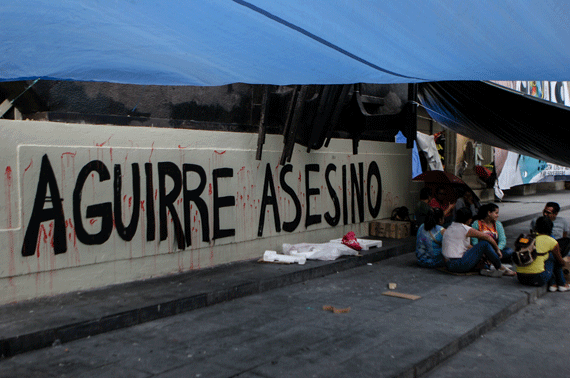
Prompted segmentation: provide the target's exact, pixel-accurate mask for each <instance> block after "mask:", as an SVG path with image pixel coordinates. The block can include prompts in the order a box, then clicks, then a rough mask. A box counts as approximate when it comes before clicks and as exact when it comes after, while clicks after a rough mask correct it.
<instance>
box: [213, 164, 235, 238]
mask: <svg viewBox="0 0 570 378" xmlns="http://www.w3.org/2000/svg"><path fill="white" fill-rule="evenodd" d="M212 176H213V180H214V237H213V239H220V238H225V237H228V236H234V235H235V234H236V230H235V228H227V229H223V230H222V229H220V208H222V207H230V206H235V205H236V198H235V197H234V196H225V197H218V178H220V177H233V176H234V170H233V169H231V168H217V169H214V170H213V171H212Z"/></svg>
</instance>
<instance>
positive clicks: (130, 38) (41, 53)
mask: <svg viewBox="0 0 570 378" xmlns="http://www.w3.org/2000/svg"><path fill="white" fill-rule="evenodd" d="M568 15H570V2H567V1H540V2H537V1H518V0H517V1H514V0H510V1H509V0H499V1H497V0H493V1H490V0H489V1H487V0H438V1H435V0H431V1H428V0H426V1H415V0H397V1H396V0H386V1H377V0H375V1H372V0H368V1H346V0H344V1H342V0H315V1H301V0H266V1H262V0H249V1H241V0H209V1H172V0H164V1H160V2H159V1H126V0H122V1H121V0H99V1H86V0H77V1H54V0H51V1H33V0H18V1H3V2H1V3H0V31H1V33H0V35H1V38H2V43H0V80H1V81H14V80H23V79H36V78H44V79H61V80H84V81H107V82H118V83H131V84H160V85H222V84H228V83H233V82H246V83H253V84H280V85H285V84H342V83H357V82H367V83H406V82H422V81H440V80H520V79H532V80H567V79H568V78H569V77H570V65H568V64H566V62H568V61H570V49H568V46H570V27H569V26H568V25H570V22H569V19H568V17H569V16H568Z"/></svg>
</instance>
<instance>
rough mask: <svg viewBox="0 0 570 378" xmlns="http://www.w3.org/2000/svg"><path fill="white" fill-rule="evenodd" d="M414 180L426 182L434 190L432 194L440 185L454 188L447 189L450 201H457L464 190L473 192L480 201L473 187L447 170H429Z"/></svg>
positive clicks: (474, 196) (476, 199)
mask: <svg viewBox="0 0 570 378" xmlns="http://www.w3.org/2000/svg"><path fill="white" fill-rule="evenodd" d="M412 180H413V181H423V182H425V184H426V185H425V186H426V188H430V189H431V190H432V194H434V193H435V190H437V188H438V187H440V186H441V187H444V188H452V189H453V190H446V192H447V198H446V199H447V200H448V201H449V202H450V203H454V202H455V201H457V199H458V198H459V197H461V194H462V193H463V192H464V191H469V192H471V193H472V194H473V199H474V200H475V201H476V202H480V200H479V197H478V196H477V195H476V194H475V192H473V189H471V188H470V187H469V185H467V184H466V183H465V181H463V180H462V179H460V178H459V177H457V176H455V175H454V174H451V173H449V172H446V171H427V172H424V173H422V174H421V175H418V176H416V177H414V178H413V179H412Z"/></svg>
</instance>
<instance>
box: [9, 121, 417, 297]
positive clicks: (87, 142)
mask: <svg viewBox="0 0 570 378" xmlns="http://www.w3.org/2000/svg"><path fill="white" fill-rule="evenodd" d="M0 132H1V134H0V135H2V141H1V144H2V152H1V153H0V163H1V169H2V172H3V182H4V185H2V186H0V198H2V199H3V200H2V201H0V259H1V260H2V262H3V263H2V264H0V303H8V302H13V301H19V300H25V299H30V298H35V297H39V296H45V295H52V294H57V293H63V292H69V291H75V290H85V289H89V288H95V287H101V286H106V285H110V284H115V283H121V282H128V281H133V280H138V279H145V278H149V277H154V276H160V275H165V274H170V273H176V272H182V271H186V270H190V269H200V268H206V267H212V266H215V265H218V264H223V263H228V262H232V261H238V260H244V259H252V258H258V257H260V256H261V255H262V254H263V252H264V251H265V250H268V249H272V250H278V251H280V250H281V245H282V244H283V243H297V242H324V241H327V240H330V239H332V238H339V237H342V236H343V235H344V234H345V233H346V232H348V231H355V233H356V234H357V235H359V236H363V235H367V232H368V223H367V222H368V221H370V220H372V219H375V218H385V217H388V216H389V215H390V213H391V211H392V209H393V208H394V207H396V206H402V205H405V206H408V207H409V208H411V205H412V202H413V199H412V198H410V183H411V181H410V179H411V159H410V151H409V150H406V149H405V145H402V144H395V143H381V142H367V141H361V142H360V145H359V154H358V155H352V144H351V141H350V140H333V141H332V142H331V145H330V146H329V148H327V149H321V150H319V151H316V152H311V153H310V154H308V153H306V152H305V151H304V148H297V149H296V150H295V151H294V153H293V158H292V161H291V163H290V164H287V165H286V166H280V165H279V163H278V162H279V158H280V156H281V151H282V148H283V141H282V137H281V136H275V135H268V136H267V141H266V143H265V145H264V150H263V160H262V161H257V160H255V151H256V148H257V135H256V134H247V133H229V132H214V131H196V130H180V129H164V128H161V129H156V128H150V127H121V126H94V125H79V124H62V123H49V122H34V121H10V120H0Z"/></svg>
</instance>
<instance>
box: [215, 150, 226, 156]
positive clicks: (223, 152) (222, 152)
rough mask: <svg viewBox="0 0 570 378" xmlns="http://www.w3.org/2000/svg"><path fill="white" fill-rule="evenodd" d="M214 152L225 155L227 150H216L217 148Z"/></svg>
mask: <svg viewBox="0 0 570 378" xmlns="http://www.w3.org/2000/svg"><path fill="white" fill-rule="evenodd" d="M214 152H215V153H217V154H218V155H223V154H225V153H226V151H221V152H220V151H216V150H214Z"/></svg>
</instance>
